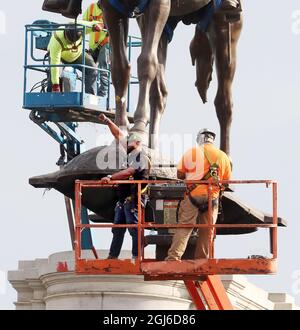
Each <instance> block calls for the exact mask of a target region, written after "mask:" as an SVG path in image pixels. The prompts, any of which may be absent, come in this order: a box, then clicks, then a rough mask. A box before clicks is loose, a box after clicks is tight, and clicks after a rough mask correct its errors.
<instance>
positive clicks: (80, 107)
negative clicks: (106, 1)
mask: <svg viewBox="0 0 300 330" xmlns="http://www.w3.org/2000/svg"><path fill="white" fill-rule="evenodd" d="M67 25H69V24H57V23H53V22H49V21H43V20H39V21H35V22H34V24H31V25H26V26H25V29H26V31H25V64H24V97H23V108H24V109H27V110H33V111H34V112H35V113H36V115H37V116H38V117H39V118H44V119H45V120H47V121H51V122H97V118H98V116H99V115H100V114H101V113H104V114H106V115H107V116H108V117H110V118H114V116H115V111H114V110H113V106H111V103H112V88H111V83H110V84H109V90H108V95H107V97H105V98H101V97H99V96H96V95H90V94H86V93H85V92H84V91H85V83H84V80H85V79H84V78H85V70H82V71H83V72H82V75H81V77H79V76H78V75H77V72H76V71H77V70H76V69H78V68H80V67H81V68H89V67H88V66H87V65H86V63H85V58H84V56H83V62H82V64H76V65H72V64H61V65H55V66H54V65H50V64H49V61H48V59H47V46H48V44H49V41H50V38H51V36H52V33H53V32H55V31H59V30H63V29H65V27H66V26H67ZM78 29H79V30H82V32H83V35H85V29H86V27H85V26H84V25H78ZM86 45H87V40H86V38H83V49H86ZM137 47H141V41H140V39H139V38H136V37H132V36H130V37H129V42H128V52H129V60H131V56H132V48H137ZM36 53H39V54H38V55H36ZM52 67H60V68H62V69H63V73H62V76H63V79H65V80H67V81H68V86H69V87H68V88H67V89H65V90H64V91H63V92H62V93H52V92H51V88H50V86H49V85H50V83H49V77H50V74H49V72H50V70H51V68H52ZM101 71H105V70H102V69H98V72H99V76H100V72H101ZM34 72H35V73H36V72H39V73H44V74H45V76H44V79H43V80H42V81H39V83H37V84H35V85H34V87H33V88H32V89H31V90H28V85H29V80H32V79H33V76H34ZM109 77H110V71H109ZM78 81H80V84H81V86H80V88H78V87H77V88H76V85H77V83H78ZM33 83H34V82H33ZM137 84H138V79H137V78H136V77H131V79H130V85H137ZM39 87H40V91H38V92H36V89H37V88H39ZM130 90H131V88H129V92H128V112H130V111H129V110H130V99H131V97H130ZM128 117H129V120H130V121H132V115H130V114H129V116H128Z"/></svg>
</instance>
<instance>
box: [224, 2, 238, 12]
mask: <svg viewBox="0 0 300 330" xmlns="http://www.w3.org/2000/svg"><path fill="white" fill-rule="evenodd" d="M239 8H240V1H239V0H223V1H222V4H221V6H220V11H222V10H226V11H227V10H233V11H234V10H237V9H239Z"/></svg>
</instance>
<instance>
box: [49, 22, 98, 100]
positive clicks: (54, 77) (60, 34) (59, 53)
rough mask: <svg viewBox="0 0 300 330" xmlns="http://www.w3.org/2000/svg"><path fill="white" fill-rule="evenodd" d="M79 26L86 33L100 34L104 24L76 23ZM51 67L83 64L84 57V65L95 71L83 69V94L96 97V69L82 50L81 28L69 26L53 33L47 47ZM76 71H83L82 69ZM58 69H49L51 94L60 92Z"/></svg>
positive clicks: (92, 61)
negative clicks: (83, 27) (83, 26)
mask: <svg viewBox="0 0 300 330" xmlns="http://www.w3.org/2000/svg"><path fill="white" fill-rule="evenodd" d="M77 23H78V24H80V25H85V27H86V33H87V34H88V33H92V32H96V31H97V32H100V31H101V30H102V29H103V27H104V24H103V22H100V21H99V22H90V23H87V22H82V21H78V22H77ZM48 52H49V56H50V64H51V65H60V64H61V63H64V64H78V65H82V64H83V54H84V56H85V65H86V66H89V67H93V68H95V69H91V68H86V69H85V92H86V93H88V94H93V95H96V92H97V88H96V83H97V76H98V68H97V66H96V64H95V62H94V60H93V58H92V56H91V55H90V54H88V53H86V52H85V50H84V49H83V37H82V28H81V27H80V26H77V25H75V24H69V25H67V26H66V27H65V28H60V29H59V30H57V31H55V32H54V33H53V35H52V37H51V39H50V42H49V45H48ZM76 69H78V70H80V71H83V68H82V67H80V66H79V67H76ZM59 78H60V69H59V67H52V68H51V83H52V92H61V88H60V81H59Z"/></svg>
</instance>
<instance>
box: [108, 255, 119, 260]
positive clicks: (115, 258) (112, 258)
mask: <svg viewBox="0 0 300 330" xmlns="http://www.w3.org/2000/svg"><path fill="white" fill-rule="evenodd" d="M117 259H118V257H113V256H111V255H109V256H108V257H107V258H106V260H117Z"/></svg>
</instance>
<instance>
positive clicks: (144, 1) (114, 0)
mask: <svg viewBox="0 0 300 330" xmlns="http://www.w3.org/2000/svg"><path fill="white" fill-rule="evenodd" d="M149 2H150V0H140V1H139V4H138V5H137V6H136V8H135V9H134V11H133V12H131V11H129V10H128V8H126V6H125V5H124V4H123V3H122V2H121V1H120V0H109V3H110V5H111V6H112V7H114V9H116V10H117V11H118V12H119V13H120V14H122V15H124V16H126V17H129V18H133V17H135V16H136V15H140V14H142V13H143V12H144V10H145V8H146V7H147V5H148V4H149Z"/></svg>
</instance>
